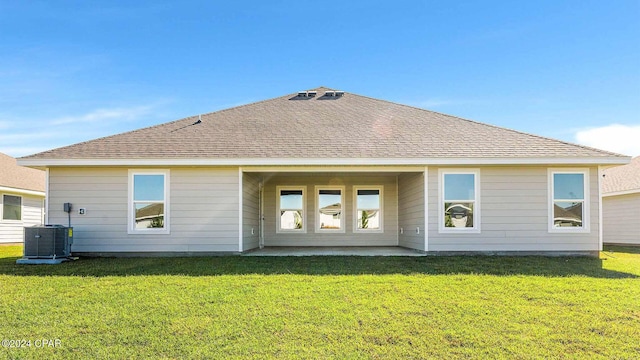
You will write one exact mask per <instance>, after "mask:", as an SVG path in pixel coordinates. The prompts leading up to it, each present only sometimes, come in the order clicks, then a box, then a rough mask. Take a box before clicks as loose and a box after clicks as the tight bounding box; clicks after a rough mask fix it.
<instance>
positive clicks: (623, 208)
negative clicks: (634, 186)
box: [602, 193, 640, 244]
mask: <svg viewBox="0 0 640 360" xmlns="http://www.w3.org/2000/svg"><path fill="white" fill-rule="evenodd" d="M602 209H603V212H602V223H603V228H602V230H603V241H604V242H605V243H610V244H640V193H636V194H628V195H618V196H607V197H604V198H602Z"/></svg>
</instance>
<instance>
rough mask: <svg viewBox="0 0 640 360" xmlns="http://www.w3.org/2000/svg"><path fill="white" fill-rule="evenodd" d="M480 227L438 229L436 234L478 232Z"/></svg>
mask: <svg viewBox="0 0 640 360" xmlns="http://www.w3.org/2000/svg"><path fill="white" fill-rule="evenodd" d="M480 233H481V231H480V229H475V228H468V229H455V228H452V229H442V228H440V229H438V234H480Z"/></svg>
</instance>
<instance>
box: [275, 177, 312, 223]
mask: <svg viewBox="0 0 640 360" xmlns="http://www.w3.org/2000/svg"><path fill="white" fill-rule="evenodd" d="M305 191H306V188H305V187H284V186H278V187H276V193H277V202H278V215H279V216H278V231H277V232H280V233H282V232H302V233H304V232H306V231H307V224H306V222H305V220H304V219H305V214H304V213H305V211H304V209H305V204H306V201H305Z"/></svg>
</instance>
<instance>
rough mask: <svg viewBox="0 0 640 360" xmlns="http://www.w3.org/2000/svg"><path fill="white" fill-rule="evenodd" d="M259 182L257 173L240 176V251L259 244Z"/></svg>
mask: <svg viewBox="0 0 640 360" xmlns="http://www.w3.org/2000/svg"><path fill="white" fill-rule="evenodd" d="M259 234H260V182H259V178H258V176H257V175H254V174H249V173H244V174H243V176H242V251H247V250H251V249H254V248H257V247H258V246H259V241H260V238H259Z"/></svg>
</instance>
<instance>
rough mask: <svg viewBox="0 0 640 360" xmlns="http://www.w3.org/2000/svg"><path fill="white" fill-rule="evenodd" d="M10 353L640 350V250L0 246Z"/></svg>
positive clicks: (410, 354)
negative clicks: (236, 250)
mask: <svg viewBox="0 0 640 360" xmlns="http://www.w3.org/2000/svg"><path fill="white" fill-rule="evenodd" d="M0 254H1V255H0V289H1V290H2V291H1V292H0V304H1V306H0V319H2V321H0V337H1V338H3V339H14V338H15V339H32V340H35V339H41V338H45V339H60V340H61V341H62V346H61V347H60V348H33V347H31V348H25V349H7V348H3V349H2V350H0V351H2V354H3V355H4V356H5V357H7V358H30V359H31V358H42V359H45V358H46V359H50V358H173V359H182V358H238V359H240V358H335V359H344V358H478V357H485V358H505V359H506V358H509V359H512V358H519V359H534V358H581V359H582V358H603V359H605V358H606V359H610V358H623V359H626V358H638V357H640V345H639V341H638V339H640V301H638V299H640V254H638V251H637V249H635V248H611V249H607V251H605V252H603V253H602V256H601V258H600V259H593V258H545V257H424V258H384V257H375V258H366V257H365V258H360V257H311V258H297V257H292V258H255V257H251V258H249V257H207V258H156V259H148V258H145V259H136V258H133V259H82V260H79V261H76V262H73V263H65V264H62V265H57V266H19V265H16V264H15V260H16V258H17V257H19V256H20V254H21V247H0Z"/></svg>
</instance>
